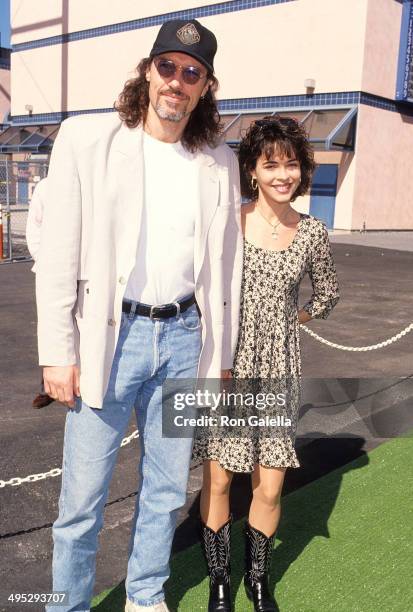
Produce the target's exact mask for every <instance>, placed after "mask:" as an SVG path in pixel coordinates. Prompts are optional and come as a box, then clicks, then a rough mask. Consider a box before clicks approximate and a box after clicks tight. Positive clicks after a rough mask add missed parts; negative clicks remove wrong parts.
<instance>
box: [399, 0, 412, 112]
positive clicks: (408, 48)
mask: <svg viewBox="0 0 413 612" xmlns="http://www.w3.org/2000/svg"><path fill="white" fill-rule="evenodd" d="M412 77H413V1H412V0H404V2H403V11H402V23H401V29H400V47H399V59H398V65H397V83H396V100H405V101H410V102H413V92H412V86H411V85H410V91H409V81H411V79H412Z"/></svg>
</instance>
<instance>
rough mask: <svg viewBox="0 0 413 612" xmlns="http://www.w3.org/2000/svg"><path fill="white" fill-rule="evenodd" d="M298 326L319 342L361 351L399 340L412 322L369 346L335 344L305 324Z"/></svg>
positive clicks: (411, 326)
mask: <svg viewBox="0 0 413 612" xmlns="http://www.w3.org/2000/svg"><path fill="white" fill-rule="evenodd" d="M300 327H301V329H303V330H304V331H305V332H307V334H309V335H310V336H312V337H313V338H315V340H318V341H319V342H321V344H325V345H327V346H331V347H332V348H336V349H340V350H341V351H354V352H362V351H374V350H376V349H379V348H384V347H385V346H389V344H393V342H397V340H400V338H403V336H405V335H406V334H408V333H409V332H411V331H412V330H413V323H410V325H407V327H405V328H404V329H402V331H401V332H399V333H398V334H395V335H394V336H392V337H391V338H389V339H388V340H384V341H383V342H378V343H377V344H371V345H370V346H344V345H343V344H336V343H335V342H330V340H326V339H325V338H322V337H321V336H319V335H318V334H316V333H315V332H313V330H312V329H309V328H308V327H307V326H306V325H301V326H300Z"/></svg>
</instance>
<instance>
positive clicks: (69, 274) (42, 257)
mask: <svg viewBox="0 0 413 612" xmlns="http://www.w3.org/2000/svg"><path fill="white" fill-rule="evenodd" d="M199 156H200V162H201V171H200V181H201V185H200V193H201V198H200V205H199V209H198V211H197V216H196V223H195V247H194V248H195V252H194V270H195V283H196V285H195V287H196V288H195V294H196V299H197V302H198V306H199V308H200V311H201V314H202V341H203V342H202V350H201V355H200V360H199V366H198V376H199V377H200V378H206V377H210V378H217V377H219V376H220V371H221V369H227V368H230V367H232V364H233V357H234V353H235V348H236V342H237V336H238V324H239V306H240V286H241V275H242V244H243V241H242V232H241V219H240V216H241V215H240V195H239V173H238V162H237V159H236V157H235V155H234V153H233V152H232V151H231V149H230V148H229V147H228V146H227V145H225V144H221V145H219V146H218V147H216V148H215V149H211V148H209V147H205V148H204V149H203V150H202V152H200V153H199ZM142 164H143V159H142V128H141V127H137V128H133V129H131V128H128V127H127V126H126V124H125V123H124V122H122V121H121V120H120V119H119V117H118V114H117V113H108V114H92V115H81V116H77V117H71V118H70V119H67V120H66V121H64V122H63V123H62V125H61V128H60V130H59V134H58V136H57V138H56V141H55V144H54V147H53V151H52V155H51V160H50V167H49V174H48V180H47V187H46V193H45V198H44V199H45V206H44V213H43V223H42V228H41V240H40V248H39V253H38V258H37V262H36V299H37V312H38V345H39V364H40V365H43V366H47V365H49V366H53V365H54V366H67V365H73V364H78V365H79V367H80V391H81V396H82V399H83V400H84V401H85V402H86V403H87V404H88V405H89V406H93V407H95V408H101V407H102V402H103V398H104V396H105V393H106V390H107V386H108V382H109V375H110V370H111V366H112V362H113V357H114V353H115V348H116V342H117V339H118V335H119V323H120V320H121V311H122V299H123V295H124V292H125V288H126V283H127V281H128V278H129V275H130V272H131V271H132V269H133V267H134V265H135V263H136V248H137V242H138V237H139V226H140V218H141V211H142V200H143V182H142V181H143V167H142ZM159 172H160V177H159V178H160V180H162V169H161V167H160V170H159Z"/></svg>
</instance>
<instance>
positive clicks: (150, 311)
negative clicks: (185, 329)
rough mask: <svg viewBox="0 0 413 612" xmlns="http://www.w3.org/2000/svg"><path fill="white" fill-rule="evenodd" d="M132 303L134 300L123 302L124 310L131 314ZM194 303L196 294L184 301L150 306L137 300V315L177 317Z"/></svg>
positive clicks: (154, 317)
mask: <svg viewBox="0 0 413 612" xmlns="http://www.w3.org/2000/svg"><path fill="white" fill-rule="evenodd" d="M132 304H133V302H125V301H124V302H122V311H123V312H126V314H129V313H130V311H131V310H132ZM192 304H195V295H191V297H190V298H187V299H186V300H183V301H182V302H173V303H171V304H162V305H161V306H149V305H148V304H141V303H140V302H137V303H136V310H135V315H142V316H144V317H150V318H151V319H169V318H170V317H177V316H178V315H179V313H180V312H185V310H188V308H189V307H190V306H192Z"/></svg>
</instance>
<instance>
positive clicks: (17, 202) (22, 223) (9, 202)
mask: <svg viewBox="0 0 413 612" xmlns="http://www.w3.org/2000/svg"><path fill="white" fill-rule="evenodd" d="M47 170H48V163H47V162H46V161H8V160H0V263H8V262H11V261H19V260H20V261H24V260H29V259H31V257H30V253H29V250H28V248H27V244H26V222H27V213H28V210H29V205H30V201H31V198H32V194H33V190H34V188H35V186H36V184H37V183H38V181H39V180H40V179H42V178H44V177H45V176H46V175H47Z"/></svg>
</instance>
